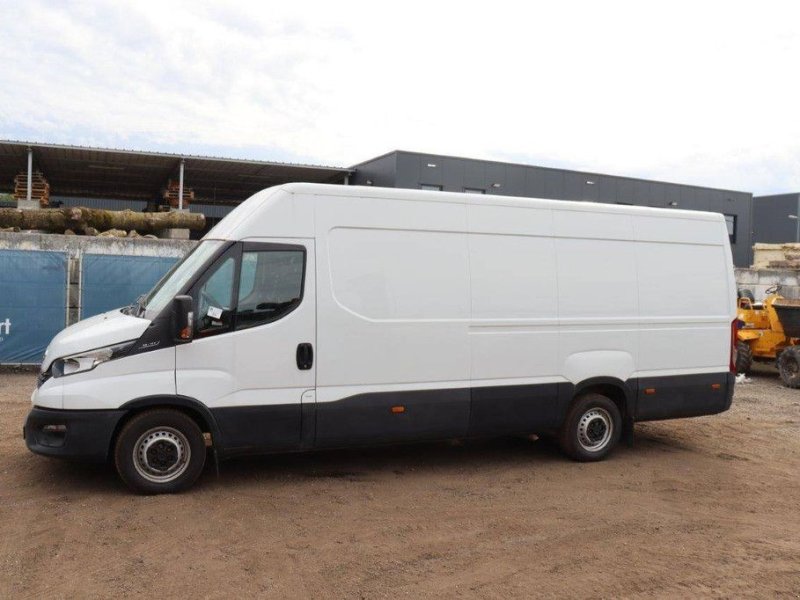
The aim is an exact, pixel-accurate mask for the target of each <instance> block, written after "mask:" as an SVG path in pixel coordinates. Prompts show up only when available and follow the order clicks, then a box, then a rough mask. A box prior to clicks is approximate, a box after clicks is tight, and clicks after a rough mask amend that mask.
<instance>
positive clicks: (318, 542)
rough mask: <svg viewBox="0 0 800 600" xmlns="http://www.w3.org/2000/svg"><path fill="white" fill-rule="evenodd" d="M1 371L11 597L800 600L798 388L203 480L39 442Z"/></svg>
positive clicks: (1, 566) (0, 460)
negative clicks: (163, 480) (581, 432)
mask: <svg viewBox="0 0 800 600" xmlns="http://www.w3.org/2000/svg"><path fill="white" fill-rule="evenodd" d="M33 385H34V375H33V374H31V373H11V372H3V373H0V598H48V597H66V598H92V597H109V596H112V595H113V596H116V597H126V596H134V595H145V594H146V595H149V596H167V597H170V596H178V595H182V596H183V595H188V594H189V593H191V594H192V596H195V597H204V598H227V597H230V596H231V595H233V594H234V593H235V594H237V595H239V596H243V597H255V596H258V597H274V598H285V597H293V598H297V597H314V598H341V597H348V598H350V597H366V598H384V597H385V598H395V597H398V596H406V597H412V598H414V597H421V596H424V597H452V596H467V597H480V598H508V597H512V596H516V597H532V596H545V597H569V598H597V597H625V596H630V597H633V596H635V597H646V598H651V597H696V596H712V597H736V598H740V597H765V596H768V597H774V596H784V597H792V598H796V597H798V593H800V592H798V590H800V481H798V477H799V476H800V390H789V389H786V388H783V387H781V386H780V384H779V381H778V379H777V376H776V374H775V372H774V371H773V370H771V369H766V368H765V369H761V370H760V371H759V372H758V374H757V375H754V376H753V377H752V381H751V383H746V384H742V385H739V386H738V387H737V390H736V396H735V399H734V405H733V408H732V409H731V410H730V411H728V412H727V413H725V414H722V415H717V416H713V417H703V418H697V419H687V420H682V421H665V422H659V423H649V424H640V425H637V428H636V443H635V446H634V447H633V448H627V447H621V448H619V449H618V450H617V451H616V452H615V453H614V454H613V455H612V457H611V458H610V459H609V460H607V461H605V462H602V463H597V464H577V463H572V462H570V461H568V460H566V459H564V458H562V457H561V455H560V454H559V453H558V451H557V450H556V449H555V448H554V447H553V446H552V445H551V444H550V443H548V442H546V441H538V442H530V441H527V440H520V439H503V440H495V441H487V442H471V443H467V444H464V445H456V444H424V445H416V446H406V447H393V448H380V449H368V450H352V451H337V452H327V453H312V454H304V455H289V456H273V457H268V458H260V459H246V460H244V459H243V460H237V461H231V462H228V463H224V464H223V465H222V470H221V474H220V476H219V478H217V476H216V475H215V473H214V471H213V468H210V469H207V471H206V473H205V474H204V475H203V477H202V478H201V480H200V481H199V482H198V485H197V486H196V487H195V488H194V489H193V490H192V491H190V492H189V493H185V494H182V495H176V496H156V497H142V496H133V495H131V494H129V493H128V492H127V491H126V490H125V489H124V488H123V487H122V485H121V484H120V483H119V482H118V481H117V479H116V477H115V476H114V474H113V472H112V471H111V469H110V468H108V467H103V466H91V465H81V464H70V463H65V462H60V461H55V460H48V459H46V458H41V457H38V456H34V455H32V454H30V453H29V452H28V451H27V449H26V448H25V445H24V443H23V440H22V439H21V428H22V423H23V420H24V417H25V414H26V413H27V411H28V409H29V396H30V392H31V389H32V388H33Z"/></svg>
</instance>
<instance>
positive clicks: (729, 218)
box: [725, 215, 736, 244]
mask: <svg viewBox="0 0 800 600" xmlns="http://www.w3.org/2000/svg"><path fill="white" fill-rule="evenodd" d="M725 225H727V226H728V238H729V239H730V240H731V244H735V243H736V215H725Z"/></svg>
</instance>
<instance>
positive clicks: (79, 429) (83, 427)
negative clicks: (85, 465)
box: [22, 406, 125, 462]
mask: <svg viewBox="0 0 800 600" xmlns="http://www.w3.org/2000/svg"><path fill="white" fill-rule="evenodd" d="M124 414H125V411H122V410H57V409H52V408H40V407H38V406H34V407H33V408H32V409H31V412H30V413H28V418H27V419H26V420H25V427H24V428H23V430H22V433H23V437H24V438H25V443H26V444H27V446H28V449H29V450H30V451H31V452H34V453H36V454H41V455H44V456H55V457H58V458H69V459H75V460H84V461H92V462H104V461H106V460H107V459H108V456H109V449H110V447H111V437H112V436H113V435H114V430H115V429H116V427H117V424H118V423H119V420H120V419H121V418H122V415H124ZM47 426H50V427H48V428H47V429H45V428H46V427H47Z"/></svg>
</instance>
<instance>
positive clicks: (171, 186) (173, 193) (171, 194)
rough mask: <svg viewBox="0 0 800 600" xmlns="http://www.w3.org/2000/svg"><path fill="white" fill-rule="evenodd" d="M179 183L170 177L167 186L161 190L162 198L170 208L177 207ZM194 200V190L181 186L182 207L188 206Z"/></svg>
mask: <svg viewBox="0 0 800 600" xmlns="http://www.w3.org/2000/svg"><path fill="white" fill-rule="evenodd" d="M179 191H180V190H179V185H178V182H177V181H173V180H172V179H170V180H169V181H168V182H167V187H166V189H165V190H164V192H163V196H164V200H166V201H167V202H168V203H169V205H170V206H171V207H172V208H178V206H179V204H178V195H179ZM193 200H194V190H193V189H192V188H188V187H185V186H184V188H183V208H189V205H190V204H191V203H192V201H193Z"/></svg>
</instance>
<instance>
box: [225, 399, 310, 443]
mask: <svg viewBox="0 0 800 600" xmlns="http://www.w3.org/2000/svg"><path fill="white" fill-rule="evenodd" d="M211 414H213V415H214V419H215V420H216V422H217V427H218V428H219V433H220V437H221V439H220V445H221V448H222V450H223V452H224V453H226V454H251V453H252V454H258V453H268V452H280V451H283V450H298V449H300V445H301V444H300V442H301V440H300V431H301V425H302V418H301V404H299V403H298V404H266V405H261V406H230V407H225V408H212V409H211Z"/></svg>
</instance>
